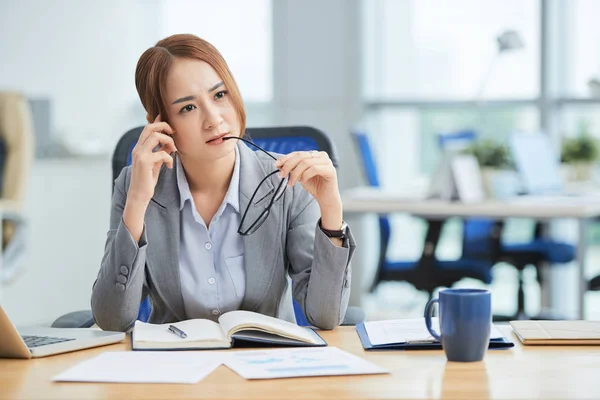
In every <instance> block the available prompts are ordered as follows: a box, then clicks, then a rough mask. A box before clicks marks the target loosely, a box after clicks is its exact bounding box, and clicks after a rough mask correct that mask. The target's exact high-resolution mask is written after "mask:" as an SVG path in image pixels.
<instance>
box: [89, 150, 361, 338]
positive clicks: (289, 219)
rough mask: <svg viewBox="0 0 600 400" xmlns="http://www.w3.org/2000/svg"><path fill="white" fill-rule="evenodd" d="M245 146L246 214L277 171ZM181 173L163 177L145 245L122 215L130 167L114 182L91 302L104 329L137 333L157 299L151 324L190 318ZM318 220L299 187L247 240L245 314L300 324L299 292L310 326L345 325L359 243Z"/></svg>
mask: <svg viewBox="0 0 600 400" xmlns="http://www.w3.org/2000/svg"><path fill="white" fill-rule="evenodd" d="M238 148H239V150H240V151H239V154H240V211H241V212H244V210H245V209H246V207H248V205H249V204H248V203H249V201H250V197H252V193H254V190H255V189H256V187H257V186H258V184H259V183H260V181H261V180H262V179H263V178H264V177H265V176H267V175H268V174H269V173H270V172H273V171H274V170H275V167H273V160H272V159H271V158H269V157H267V156H266V155H264V154H261V153H260V152H254V151H252V150H250V149H249V148H248V147H247V146H245V145H238ZM175 168H176V166H174V168H173V169H172V170H171V169H168V168H166V167H163V168H162V170H161V172H160V176H159V179H158V183H157V185H156V188H155V191H154V197H153V198H152V200H151V201H150V204H149V205H148V209H147V211H146V216H145V224H144V231H143V233H142V237H141V239H140V242H139V247H138V244H137V243H135V241H134V240H133V238H132V237H131V235H130V233H129V231H128V230H127V228H126V227H125V225H124V223H123V218H122V216H123V208H124V207H125V200H126V198H127V190H128V187H129V183H130V168H129V167H128V168H125V169H123V172H122V173H121V175H119V177H118V178H117V180H116V181H115V186H114V193H113V197H112V209H111V216H110V230H109V231H108V234H107V239H106V245H105V249H104V257H103V259H102V263H101V266H100V271H99V273H98V277H97V279H96V282H95V283H94V286H93V289H92V299H91V303H92V312H93V314H94V318H95V319H96V323H97V324H98V325H99V326H100V327H101V328H102V329H105V330H113V331H126V330H128V329H130V328H131V327H132V326H133V324H134V323H135V320H136V319H137V315H138V311H139V307H140V303H141V301H142V300H143V299H144V298H145V297H146V296H150V299H151V302H152V314H151V315H150V319H149V322H152V323H168V322H176V321H181V320H185V319H188V317H187V316H186V313H185V307H184V304H183V297H182V294H181V286H180V280H179V233H180V226H179V225H180V214H179V213H180V210H179V191H178V189H177V180H176V170H175ZM279 180H280V178H278V176H277V174H275V175H273V176H272V177H271V178H270V179H268V180H267V182H266V184H263V185H262V187H261V191H260V192H259V193H258V194H257V195H256V197H255V201H254V203H253V204H250V210H249V211H248V217H247V218H251V219H252V218H256V217H257V216H258V215H259V214H260V212H261V211H262V210H264V208H265V207H266V206H267V204H268V203H269V199H270V196H269V194H270V193H272V192H273V190H275V187H276V185H277V184H278V183H279ZM319 218H320V212H319V207H318V204H317V202H316V201H315V199H314V198H313V197H312V196H311V195H310V194H308V193H307V192H306V191H305V190H304V189H303V188H302V187H301V186H300V185H294V187H293V188H287V189H286V191H285V194H284V196H283V197H282V198H281V199H280V200H278V201H277V202H275V204H274V205H273V207H272V208H271V212H270V214H269V217H268V218H267V220H266V221H265V222H264V223H263V225H262V226H261V227H260V228H259V229H258V230H257V231H256V232H254V233H253V234H251V235H249V236H244V238H243V242H244V251H245V254H244V258H245V268H246V294H245V297H244V299H243V301H242V305H241V309H243V310H250V311H255V312H259V313H262V314H265V315H270V316H275V317H278V318H282V319H286V320H288V321H292V322H295V317H294V311H293V306H292V290H293V297H294V299H296V301H297V302H298V303H299V304H300V305H301V306H302V309H303V310H304V314H305V315H306V317H307V319H308V321H309V322H310V323H311V324H313V325H315V326H317V327H319V328H322V329H333V328H335V327H336V326H338V325H339V324H340V323H341V321H342V320H343V317H344V314H345V312H346V308H347V305H348V298H349V296H350V277H351V270H350V260H351V258H352V255H353V253H354V249H355V241H354V238H353V236H352V233H351V232H350V230H349V229H348V237H347V239H346V240H345V242H344V246H343V247H337V246H335V245H333V243H331V241H330V240H329V238H328V237H327V236H326V235H325V234H324V233H323V232H322V231H321V230H320V229H319V227H318V225H317V221H318V219H319ZM290 278H291V281H293V285H291V282H290Z"/></svg>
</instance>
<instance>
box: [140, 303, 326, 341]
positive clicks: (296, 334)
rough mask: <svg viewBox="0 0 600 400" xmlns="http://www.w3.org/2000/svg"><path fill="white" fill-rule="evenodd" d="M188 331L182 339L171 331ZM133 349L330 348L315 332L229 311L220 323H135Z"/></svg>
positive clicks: (252, 313) (249, 314)
mask: <svg viewBox="0 0 600 400" xmlns="http://www.w3.org/2000/svg"><path fill="white" fill-rule="evenodd" d="M170 325H174V326H175V327H177V328H178V329H179V330H181V331H183V332H185V334H186V335H187V337H185V338H182V337H180V336H178V335H176V334H174V333H172V332H171V331H169V326H170ZM131 341H132V348H133V350H198V349H227V348H230V347H233V346H237V347H253V346H261V345H262V346H327V343H326V342H325V341H324V340H323V339H322V338H321V337H320V336H319V335H318V334H317V333H316V332H315V331H314V330H312V329H310V328H306V327H302V326H298V325H296V324H293V323H291V322H288V321H284V320H281V319H277V318H273V317H269V316H266V315H263V314H259V313H255V312H251V311H230V312H228V313H225V314H223V315H221V317H219V322H218V323H217V322H214V321H211V320H208V319H190V320H187V321H181V322H176V323H172V324H148V323H145V322H141V321H136V322H135V327H134V330H133V333H132V335H131Z"/></svg>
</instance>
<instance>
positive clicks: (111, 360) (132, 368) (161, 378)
mask: <svg viewBox="0 0 600 400" xmlns="http://www.w3.org/2000/svg"><path fill="white" fill-rule="evenodd" d="M226 358H227V355H225V354H222V353H215V352H201V353H200V352H193V353H181V352H172V351H151V352H138V351H115V352H107V353H103V354H100V355H99V356H97V357H94V358H92V359H89V360H86V361H83V362H82V363H79V364H77V365H75V366H74V367H72V368H70V369H68V370H66V371H64V372H63V373H61V374H59V375H57V376H55V377H54V378H53V379H52V380H53V381H55V382H119V383H124V382H127V383H188V384H192V383H197V382H199V381H200V380H202V379H203V378H204V377H206V376H207V375H209V374H210V373H211V372H212V371H214V370H215V369H216V368H217V367H218V366H219V365H221V364H222V363H223V361H224V360H225V359H226Z"/></svg>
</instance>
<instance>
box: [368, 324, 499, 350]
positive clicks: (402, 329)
mask: <svg viewBox="0 0 600 400" xmlns="http://www.w3.org/2000/svg"><path fill="white" fill-rule="evenodd" d="M431 325H432V327H433V329H434V330H435V331H436V332H439V331H440V322H439V319H438V318H437V317H433V318H431ZM365 330H366V331H367V334H368V335H369V340H370V342H371V344H372V345H373V346H377V345H381V344H388V343H433V342H436V340H435V339H434V338H433V336H431V335H430V334H429V331H428V330H427V327H426V326H425V318H407V319H390V320H385V321H369V322H365ZM502 337H503V335H502V333H501V332H500V331H499V330H498V328H496V327H495V326H494V325H493V324H492V328H491V331H490V340H491V339H500V338H502Z"/></svg>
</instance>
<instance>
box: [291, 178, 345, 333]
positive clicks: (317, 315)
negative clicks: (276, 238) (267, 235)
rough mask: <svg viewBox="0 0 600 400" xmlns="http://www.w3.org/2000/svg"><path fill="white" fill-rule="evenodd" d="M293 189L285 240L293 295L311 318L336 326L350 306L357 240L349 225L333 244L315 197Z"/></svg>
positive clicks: (324, 326)
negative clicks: (322, 226)
mask: <svg viewBox="0 0 600 400" xmlns="http://www.w3.org/2000/svg"><path fill="white" fill-rule="evenodd" d="M296 186H300V185H296ZM294 192H295V196H294V197H295V199H294V204H293V206H292V208H291V213H290V214H291V215H290V223H289V225H288V232H287V243H286V252H287V257H288V260H289V262H290V268H289V274H290V277H291V278H292V282H293V294H294V299H295V300H296V301H297V302H298V303H299V304H300V305H301V307H302V309H303V310H304V315H305V316H306V318H307V320H308V322H310V323H311V324H312V325H314V326H316V327H318V328H321V329H333V328H335V327H337V326H338V325H340V324H341V322H342V321H343V319H344V315H345V313H346V309H347V308H348V300H349V298H350V280H351V265H350V261H351V259H352V256H353V254H354V250H355V249H356V242H355V240H354V237H353V235H352V232H351V231H350V228H348V231H347V236H346V239H345V240H344V243H343V246H342V247H338V246H336V245H334V244H333V243H332V242H331V240H330V239H329V238H328V237H327V235H325V234H324V233H323V231H321V229H320V228H319V226H318V221H319V219H320V217H321V215H320V210H319V206H318V204H317V202H316V200H315V199H314V198H313V197H312V196H311V195H310V194H308V193H307V192H306V191H304V189H302V188H301V187H298V188H297V187H294Z"/></svg>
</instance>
